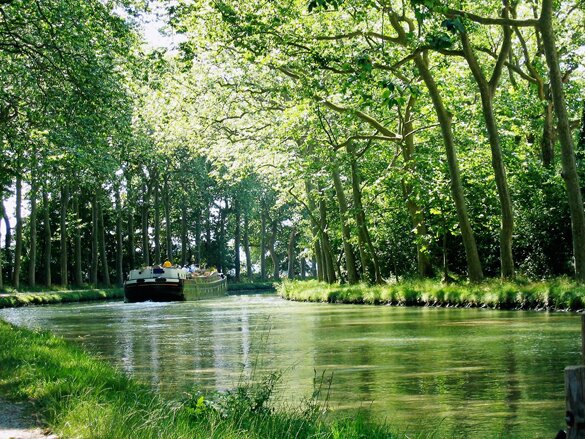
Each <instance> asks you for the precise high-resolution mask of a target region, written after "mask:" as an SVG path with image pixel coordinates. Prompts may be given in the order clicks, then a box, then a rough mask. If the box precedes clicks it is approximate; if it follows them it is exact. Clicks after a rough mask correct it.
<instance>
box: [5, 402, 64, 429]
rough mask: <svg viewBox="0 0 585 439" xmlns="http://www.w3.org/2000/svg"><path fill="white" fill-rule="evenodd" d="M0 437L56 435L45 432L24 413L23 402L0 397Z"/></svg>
mask: <svg viewBox="0 0 585 439" xmlns="http://www.w3.org/2000/svg"><path fill="white" fill-rule="evenodd" d="M0 439H57V436H55V435H52V434H46V432H44V431H43V430H42V429H41V428H40V427H39V426H38V423H37V421H36V420H35V419H33V418H32V417H31V416H30V415H27V414H26V411H25V405H24V404H22V403H13V402H9V401H6V400H5V399H1V398H0Z"/></svg>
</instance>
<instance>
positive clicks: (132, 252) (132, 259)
mask: <svg viewBox="0 0 585 439" xmlns="http://www.w3.org/2000/svg"><path fill="white" fill-rule="evenodd" d="M126 185H127V191H128V200H127V203H126V210H127V212H128V263H129V265H130V269H131V270H132V269H134V268H136V243H135V242H134V233H135V230H134V212H135V210H134V206H135V205H136V199H135V198H134V191H133V190H132V186H131V185H132V179H131V178H130V177H128V176H127V177H126Z"/></svg>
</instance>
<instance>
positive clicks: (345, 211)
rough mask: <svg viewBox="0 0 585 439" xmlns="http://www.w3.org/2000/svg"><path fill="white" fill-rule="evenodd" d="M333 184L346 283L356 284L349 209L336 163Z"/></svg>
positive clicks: (333, 167)
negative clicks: (337, 208)
mask: <svg viewBox="0 0 585 439" xmlns="http://www.w3.org/2000/svg"><path fill="white" fill-rule="evenodd" d="M331 166H332V170H331V172H332V174H333V184H334V185H335V194H336V195H337V205H338V206H339V216H340V222H341V236H342V241H343V252H344V254H345V268H346V270H347V281H348V282H349V283H350V284H356V283H358V281H359V278H358V273H357V268H356V265H355V256H354V253H353V249H352V248H351V231H350V228H349V224H348V223H347V222H348V219H349V218H348V217H349V208H348V206H347V200H346V198H345V193H344V191H343V185H342V184H341V178H340V176H339V167H338V166H337V163H333V164H332V165H331Z"/></svg>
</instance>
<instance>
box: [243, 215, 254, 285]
mask: <svg viewBox="0 0 585 439" xmlns="http://www.w3.org/2000/svg"><path fill="white" fill-rule="evenodd" d="M244 254H245V255H246V277H247V278H248V280H250V279H252V257H251V256H250V235H249V220H248V213H247V212H246V211H244Z"/></svg>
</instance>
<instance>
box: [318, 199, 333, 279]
mask: <svg viewBox="0 0 585 439" xmlns="http://www.w3.org/2000/svg"><path fill="white" fill-rule="evenodd" d="M319 220H320V228H321V230H320V232H321V251H322V253H323V263H324V268H325V271H324V276H323V278H324V279H325V280H326V281H327V282H328V283H330V284H332V283H335V281H336V280H337V279H336V276H335V266H334V264H335V261H334V259H333V252H332V250H331V242H330V240H329V234H328V233H327V206H326V205H325V200H324V199H323V195H321V197H320V198H319Z"/></svg>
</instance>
